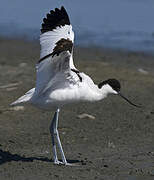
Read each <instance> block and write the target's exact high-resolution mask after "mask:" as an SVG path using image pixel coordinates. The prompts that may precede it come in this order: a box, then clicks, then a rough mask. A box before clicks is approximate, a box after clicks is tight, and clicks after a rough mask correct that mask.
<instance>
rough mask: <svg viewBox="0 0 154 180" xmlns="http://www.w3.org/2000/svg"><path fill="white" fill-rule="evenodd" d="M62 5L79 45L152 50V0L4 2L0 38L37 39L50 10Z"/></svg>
mask: <svg viewBox="0 0 154 180" xmlns="http://www.w3.org/2000/svg"><path fill="white" fill-rule="evenodd" d="M61 5H64V6H65V7H66V9H67V11H68V13H69V14H70V19H71V22H72V24H73V27H74V30H75V32H76V34H77V38H76V42H77V44H82V45H101V46H105V47H111V48H125V49H129V50H133V51H136V50H137V51H146V52H153V50H154V23H153V17H154V1H153V0H116V1H115V0H101V1H97V2H96V1H89V0H84V1H82V0H79V1H69V0H63V4H62V3H61V2H60V1H58V2H57V1H56V0H46V3H44V2H43V1H38V2H37V6H36V3H35V2H31V1H30V0H27V3H24V1H23V0H21V1H19V0H15V1H12V2H9V3H8V2H7V1H3V2H2V5H1V7H0V11H1V13H2V16H0V27H1V31H0V34H1V35H5V36H8V35H9V36H13V37H14V36H23V34H24V35H26V37H28V38H30V39H34V38H35V39H37V38H38V37H39V28H40V24H41V20H42V18H43V17H44V16H45V14H46V12H48V11H49V10H50V9H51V8H55V7H60V6H61Z"/></svg>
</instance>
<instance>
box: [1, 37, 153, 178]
mask: <svg viewBox="0 0 154 180" xmlns="http://www.w3.org/2000/svg"><path fill="white" fill-rule="evenodd" d="M0 49H1V53H0V102H1V103H0V180H12V179H15V180H51V179H54V180H56V179H62V180H68V179H74V180H80V179H81V180H82V179H84V180H94V179H98V180H153V179H154V97H153V92H154V71H153V69H154V57H152V56H148V55H145V54H143V53H130V52H120V51H111V50H105V49H99V48H79V47H76V48H75V52H74V54H75V64H76V65H77V67H78V69H79V70H80V71H84V72H85V73H87V74H88V75H90V76H91V77H92V78H93V79H94V81H95V82H96V83H99V82H101V81H102V80H105V79H108V78H113V77H114V78H116V79H119V80H120V82H121V85H122V92H123V94H125V96H127V97H128V98H129V99H131V100H132V101H133V102H135V103H136V104H142V105H143V108H141V109H138V108H135V107H133V106H131V105H129V104H128V103H127V102H125V101H124V100H123V99H121V98H120V97H117V96H114V95H111V96H109V97H108V98H106V99H104V100H103V101H101V102H97V103H92V104H89V103H80V104H76V105H71V106H67V107H65V108H64V109H62V110H61V112H60V121H59V132H60V137H61V141H62V144H63V148H64V151H65V155H66V157H67V159H68V160H69V162H72V163H73V164H74V165H78V166H75V167H65V166H56V165H54V164H53V162H52V149H51V137H50V133H49V125H50V122H51V118H52V116H53V112H44V111H41V110H38V109H36V108H34V107H24V108H23V107H22V108H20V109H11V108H10V107H9V104H10V103H11V102H13V101H14V100H16V98H18V97H20V96H21V95H22V94H24V93H25V92H26V91H27V90H29V89H30V88H32V87H34V86H35V78H36V77H35V63H36V62H37V60H38V58H39V44H38V43H37V42H26V41H22V40H6V39H2V38H1V39H0ZM83 113H87V114H90V115H92V116H94V117H95V119H90V118H83V119H80V118H78V115H80V114H83Z"/></svg>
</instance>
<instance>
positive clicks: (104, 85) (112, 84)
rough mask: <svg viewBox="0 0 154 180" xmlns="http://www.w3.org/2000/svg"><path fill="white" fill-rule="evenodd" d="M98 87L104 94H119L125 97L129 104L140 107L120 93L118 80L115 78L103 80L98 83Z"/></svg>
mask: <svg viewBox="0 0 154 180" xmlns="http://www.w3.org/2000/svg"><path fill="white" fill-rule="evenodd" d="M98 88H99V89H101V90H102V92H103V93H104V94H106V95H107V94H115V95H119V96H120V97H122V98H123V99H125V100H126V101H127V102H129V103H130V104H131V105H133V106H136V107H140V106H138V105H136V104H134V103H132V102H131V101H130V100H129V99H127V98H126V97H125V96H124V95H122V93H121V92H120V90H121V85H120V82H119V81H118V80H116V79H108V80H105V81H103V82H101V83H99V84H98Z"/></svg>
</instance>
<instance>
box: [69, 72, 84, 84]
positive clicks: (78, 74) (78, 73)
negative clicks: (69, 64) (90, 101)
mask: <svg viewBox="0 0 154 180" xmlns="http://www.w3.org/2000/svg"><path fill="white" fill-rule="evenodd" d="M71 71H73V72H75V73H76V74H77V76H78V77H79V79H80V82H82V77H81V76H80V71H78V70H77V69H71Z"/></svg>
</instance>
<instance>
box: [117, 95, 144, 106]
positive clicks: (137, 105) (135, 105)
mask: <svg viewBox="0 0 154 180" xmlns="http://www.w3.org/2000/svg"><path fill="white" fill-rule="evenodd" d="M118 95H119V96H121V97H122V98H123V99H125V100H126V101H127V102H129V104H131V105H133V106H135V107H138V108H141V106H139V105H136V104H134V103H132V102H131V101H130V100H129V99H127V98H126V97H125V96H123V95H122V94H121V93H120V92H119V93H118Z"/></svg>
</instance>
